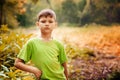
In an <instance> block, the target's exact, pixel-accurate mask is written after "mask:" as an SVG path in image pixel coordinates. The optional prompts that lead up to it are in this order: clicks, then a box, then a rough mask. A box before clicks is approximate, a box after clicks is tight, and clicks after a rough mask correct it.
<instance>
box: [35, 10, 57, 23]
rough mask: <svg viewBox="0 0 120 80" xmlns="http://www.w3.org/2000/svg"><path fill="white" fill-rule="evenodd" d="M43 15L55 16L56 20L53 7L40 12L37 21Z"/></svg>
mask: <svg viewBox="0 0 120 80" xmlns="http://www.w3.org/2000/svg"><path fill="white" fill-rule="evenodd" d="M41 16H46V17H47V16H51V17H54V19H55V20H56V14H55V12H54V11H53V10H51V9H43V10H41V11H40V12H39V14H38V16H37V21H39V19H40V17H41Z"/></svg>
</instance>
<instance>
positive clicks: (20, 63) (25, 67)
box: [14, 58, 42, 80]
mask: <svg viewBox="0 0 120 80" xmlns="http://www.w3.org/2000/svg"><path fill="white" fill-rule="evenodd" d="M14 65H15V67H17V68H18V69H21V70H23V71H27V72H30V73H33V74H34V75H35V76H36V78H37V80H39V78H40V76H41V74H42V72H41V71H40V70H39V69H38V68H36V67H33V66H29V65H27V64H25V63H24V61H23V60H21V59H19V58H17V59H16V60H15V64H14Z"/></svg>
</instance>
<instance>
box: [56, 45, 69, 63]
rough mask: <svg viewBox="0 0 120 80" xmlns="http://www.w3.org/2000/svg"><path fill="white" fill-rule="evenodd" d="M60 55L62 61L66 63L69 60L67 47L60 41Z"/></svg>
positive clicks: (59, 58)
mask: <svg viewBox="0 0 120 80" xmlns="http://www.w3.org/2000/svg"><path fill="white" fill-rule="evenodd" d="M58 47H59V57H58V60H59V61H60V63H61V64H62V63H64V62H66V61H67V56H66V52H65V49H64V46H63V45H62V44H61V43H59V46H58Z"/></svg>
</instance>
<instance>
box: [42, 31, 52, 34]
mask: <svg viewBox="0 0 120 80" xmlns="http://www.w3.org/2000/svg"><path fill="white" fill-rule="evenodd" d="M51 32H52V31H51V30H45V31H44V33H46V34H49V33H51Z"/></svg>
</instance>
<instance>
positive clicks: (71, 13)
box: [62, 0, 78, 23]
mask: <svg viewBox="0 0 120 80" xmlns="http://www.w3.org/2000/svg"><path fill="white" fill-rule="evenodd" d="M76 9H77V5H76V4H75V3H74V1H72V0H66V1H64V2H63V3H62V17H63V18H64V21H65V22H70V23H77V22H78V17H77V14H78V12H77V10H76Z"/></svg>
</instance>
